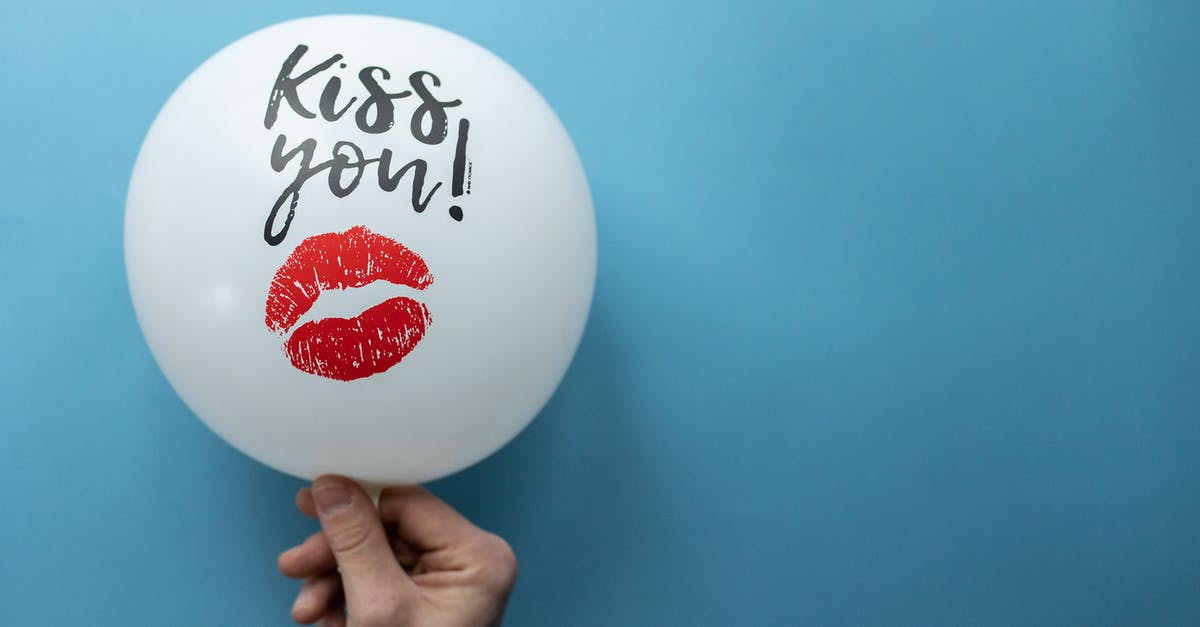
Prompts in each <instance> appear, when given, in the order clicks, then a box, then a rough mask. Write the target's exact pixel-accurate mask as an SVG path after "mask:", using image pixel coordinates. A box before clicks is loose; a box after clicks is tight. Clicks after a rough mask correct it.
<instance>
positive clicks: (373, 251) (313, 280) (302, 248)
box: [266, 226, 433, 381]
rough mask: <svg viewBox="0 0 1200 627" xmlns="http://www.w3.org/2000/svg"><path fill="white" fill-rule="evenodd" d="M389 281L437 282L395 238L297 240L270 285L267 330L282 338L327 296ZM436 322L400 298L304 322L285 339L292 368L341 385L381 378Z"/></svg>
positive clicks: (349, 235) (365, 235)
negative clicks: (345, 315)
mask: <svg viewBox="0 0 1200 627" xmlns="http://www.w3.org/2000/svg"><path fill="white" fill-rule="evenodd" d="M375 281H388V282H390V283H395V284H397V285H406V286H408V287H411V288H413V289H417V290H423V289H425V288H427V287H429V286H430V285H431V284H433V275H432V274H430V273H429V267H428V266H426V265H425V260H424V259H421V256H420V255H418V254H417V253H415V252H413V251H411V250H409V249H408V248H406V247H405V246H404V245H403V244H401V243H400V242H397V241H396V240H394V239H392V238H390V237H387V236H384V235H380V234H378V233H374V232H372V231H370V230H369V229H367V227H365V226H355V227H352V228H350V229H349V230H347V231H345V232H343V233H323V234H321V235H313V236H312V237H309V238H307V239H305V240H304V241H302V242H300V245H299V246H297V247H296V249H295V250H294V251H292V254H291V255H289V256H288V258H287V260H286V261H284V262H283V265H282V266H280V268H279V270H278V271H276V272H275V278H274V279H273V280H272V281H271V287H270V290H269V291H268V292H267V307H266V311H267V315H266V323H267V328H268V329H270V330H271V331H273V332H275V333H277V334H279V335H281V336H282V335H284V334H285V333H287V332H288V330H290V329H291V328H292V327H293V326H294V325H295V324H296V322H297V321H299V320H300V317H301V316H303V315H304V313H305V312H307V311H308V310H309V309H311V308H312V306H313V303H315V302H317V298H318V297H319V296H320V295H321V292H323V291H325V290H332V289H338V290H344V289H349V288H354V287H362V286H364V285H368V284H370V283H374V282H375ZM431 322H432V318H430V316H429V310H428V309H427V308H426V307H425V305H424V304H423V303H420V302H418V301H416V300H413V299H411V298H408V297H405V296H400V297H396V298H391V299H388V300H385V301H383V302H382V303H379V304H377V305H374V306H372V307H369V308H368V309H367V310H366V311H363V312H362V313H360V314H358V315H357V316H354V317H353V318H332V317H331V318H323V319H321V320H312V321H309V322H306V323H304V324H302V325H300V327H299V328H298V329H296V330H295V331H294V332H292V334H291V336H290V337H289V338H288V339H287V342H286V343H285V344H284V352H286V353H287V356H288V358H289V359H291V361H292V365H293V366H295V367H296V368H298V369H299V370H302V371H304V372H307V373H309V374H315V375H318V376H321V377H326V378H329V379H336V380H338V381H353V380H355V379H361V378H363V377H369V376H371V375H375V374H379V373H381V372H384V371H386V370H388V369H389V368H391V367H392V366H395V365H396V364H398V363H400V360H402V359H404V356H405V355H408V353H409V352H411V351H412V350H413V348H415V347H416V345H417V343H418V342H420V341H421V338H422V337H424V335H425V329H426V328H427V327H428V326H429V324H430V323H431Z"/></svg>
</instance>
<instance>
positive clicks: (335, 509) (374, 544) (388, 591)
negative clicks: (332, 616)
mask: <svg viewBox="0 0 1200 627" xmlns="http://www.w3.org/2000/svg"><path fill="white" fill-rule="evenodd" d="M312 496H313V502H314V503H315V504H316V509H317V515H318V518H320V520H321V529H322V531H324V533H325V539H326V541H328V543H329V548H330V549H332V550H333V556H334V558H335V559H336V560H337V564H338V570H340V571H341V574H342V584H343V586H344V588H345V593H346V608H347V610H348V611H349V612H351V613H353V612H354V611H355V609H356V608H359V610H360V611H362V610H366V609H367V608H371V610H378V609H380V606H381V605H382V606H383V607H390V608H392V609H396V610H399V609H400V608H402V607H403V606H404V605H405V603H404V601H405V600H406V598H405V597H406V595H408V594H410V593H411V592H412V588H411V587H412V585H413V584H412V581H411V580H409V578H408V576H407V575H405V574H404V570H403V569H401V568H400V563H399V562H398V561H396V556H395V554H394V553H393V552H392V546H391V543H390V542H388V539H387V535H386V534H385V533H384V531H383V524H382V523H381V522H380V520H379V513H378V512H377V511H376V510H375V505H374V503H372V502H371V498H370V497H369V496H367V493H366V492H364V491H363V489H362V488H361V487H359V485H358V484H357V483H355V482H354V481H351V480H350V479H347V478H345V477H338V476H335V475H324V476H321V477H317V480H316V481H314V482H313V487H312Z"/></svg>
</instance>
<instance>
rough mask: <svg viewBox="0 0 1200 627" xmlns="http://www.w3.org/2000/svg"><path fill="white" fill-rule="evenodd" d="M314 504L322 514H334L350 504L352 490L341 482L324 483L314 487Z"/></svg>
mask: <svg viewBox="0 0 1200 627" xmlns="http://www.w3.org/2000/svg"><path fill="white" fill-rule="evenodd" d="M312 494H313V502H315V503H316V504H317V510H319V511H320V512H321V513H322V514H332V513H334V512H336V511H338V510H339V509H342V508H343V507H345V506H347V505H349V504H350V498H351V494H350V490H349V488H347V487H346V486H345V484H343V483H342V482H340V481H336V480H334V481H324V482H321V483H320V484H319V485H316V486H313V491H312Z"/></svg>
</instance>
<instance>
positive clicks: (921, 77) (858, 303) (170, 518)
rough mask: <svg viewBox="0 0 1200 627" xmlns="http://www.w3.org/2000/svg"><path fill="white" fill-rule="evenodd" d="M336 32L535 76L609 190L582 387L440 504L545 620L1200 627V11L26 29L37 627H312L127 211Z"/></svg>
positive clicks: (98, 24) (646, 10)
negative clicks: (205, 132) (162, 307)
mask: <svg viewBox="0 0 1200 627" xmlns="http://www.w3.org/2000/svg"><path fill="white" fill-rule="evenodd" d="M334 10H336V11H342V12H369V13H382V14H391V15H397V16H403V17H409V18H413V19H417V20H421V21H427V22H430V23H433V24H437V25H440V26H443V27H446V28H449V29H451V30H454V31H457V32H460V33H462V34H464V35H466V36H467V37H470V38H471V39H474V40H476V41H478V42H480V43H481V44H483V45H484V46H486V47H488V48H490V49H492V50H493V51H495V52H496V53H497V54H499V55H500V56H501V57H503V58H505V59H506V60H508V61H509V62H510V63H512V64H513V65H514V66H515V67H516V68H517V69H518V70H520V71H521V72H522V73H524V74H525V75H526V76H527V77H528V78H529V79H530V81H531V82H533V83H534V84H535V85H536V86H538V88H539V89H540V90H541V91H542V92H543V93H544V95H545V96H546V98H547V99H548V100H549V101H550V103H551V104H552V105H553V106H554V107H555V108H556V110H557V111H558V113H559V115H560V116H561V118H562V119H563V121H564V123H565V124H566V126H567V128H568V130H569V131H570V132H571V134H572V136H573V137H574V139H575V142H576V144H577V146H578V148H579V151H580V154H581V156H582V158H583V162H584V164H585V167H586V168H587V170H588V174H589V176H590V179H591V182H592V185H593V191H594V195H595V201H596V208H597V219H598V227H599V238H600V251H601V256H600V265H599V278H598V282H597V286H596V288H597V291H596V300H595V305H594V308H593V311H592V315H591V320H590V322H589V326H588V329H587V333H586V335H585V337H584V339H583V343H582V346H581V347H580V350H579V354H578V357H577V359H576V361H575V363H574V365H573V366H572V368H571V370H570V372H569V373H568V375H567V377H566V380H565V381H564V382H563V384H562V387H561V388H560V389H559V391H558V393H557V395H556V396H555V397H554V398H553V400H552V401H551V402H550V404H549V405H548V407H547V408H546V409H545V411H544V412H543V413H542V414H541V416H540V417H539V418H538V420H536V421H535V422H534V424H533V425H532V426H531V427H530V428H529V429H528V430H527V431H526V432H524V433H523V434H522V435H521V436H520V437H518V438H517V439H516V440H515V441H514V442H513V443H512V444H511V445H510V446H508V447H506V448H505V449H504V450H502V451H501V452H500V453H498V454H497V455H495V456H493V457H492V458H490V459H489V460H487V461H486V462H484V463H482V464H480V465H478V466H476V467H474V468H472V469H470V470H468V471H465V472H463V473H461V474H459V475H457V476H454V477H452V478H449V479H446V480H443V481H441V482H438V483H436V484H434V486H433V488H434V489H435V490H436V491H437V492H438V493H439V494H441V495H442V496H443V497H445V498H446V499H447V500H449V501H450V502H451V503H452V504H454V505H455V506H456V507H458V508H460V509H461V510H462V511H463V512H464V513H466V514H467V515H468V516H469V517H471V518H472V519H474V520H475V521H476V522H477V523H478V524H480V525H481V526H484V527H486V528H488V529H491V530H494V531H496V532H498V533H500V534H501V535H503V536H505V537H506V538H508V539H509V540H510V542H511V543H512V544H513V545H514V547H515V548H516V550H517V553H518V555H519V558H520V561H521V565H522V574H521V579H520V582H519V583H518V586H517V588H516V590H515V593H514V596H513V599H512V603H511V605H510V613H509V618H510V621H509V622H510V624H512V625H581V626H582V625H605V626H611V625H737V624H745V625H799V624H817V625H867V624H945V625H961V624H972V625H989V624H994V625H1011V624H1030V625H1034V624H1040V625H1062V624H1078V625H1083V624H1087V625H1102V624H1111V625H1131V624H1159V625H1183V624H1200V496H1198V495H1200V332H1198V331H1197V320H1198V319H1200V288H1198V287H1197V270H1200V246H1198V245H1197V238H1198V237H1200V115H1198V113H1200V70H1198V67H1197V64H1198V63H1200V37H1197V36H1196V33H1197V32H1198V31H1200V5H1198V4H1197V3H1195V2H1191V1H1186V0H1181V1H1178V2H1168V1H1165V0H1164V1H1151V0H1139V1H1136V2H1135V1H1124V2H1118V1H1098V0H1088V1H1084V0H1080V1H1075V2H1070V1H1065V0H1038V1H1017V2H978V1H969V2H960V1H950V0H945V1H930V2H903V3H901V2H888V1H884V0H879V1H875V2H872V1H865V0H858V1H853V0H852V1H848V2H817V1H802V2H774V3H772V2H763V1H758V2H732V1H730V2H706V3H696V2H672V3H665V2H659V3H650V4H642V3H640V2H635V1H632V0H628V1H625V2H618V3H610V2H604V3H600V2H596V3H586V4H577V5H576V4H572V5H569V6H568V5H567V3H561V2H551V1H546V2H537V3H526V2H506V3H487V2H453V3H436V4H435V3H420V4H417V3H406V2H388V3H384V2H343V3H338V4H337V5H336V7H335V6H334V5H333V4H332V3H324V2H316V1H297V2H289V3H286V4H283V3H276V4H267V3H258V2H245V1H240V2H232V1H228V0H213V1H211V2H206V3H202V5H196V4H192V3H184V4H176V3H166V2H149V1H145V2H111V1H105V2H88V3H85V2H58V3H52V2H39V3H24V2H22V3H14V2H5V4H4V6H3V8H0V64H2V65H0V72H2V74H0V84H2V85H3V88H2V91H0V125H2V126H0V131H2V134H0V137H2V138H3V149H0V180H2V181H3V193H2V194H0V277H2V278H0V285H2V289H0V306H2V307H0V418H2V420H0V477H3V495H2V496H0V502H2V503H3V505H2V506H0V546H2V547H3V559H0V624H3V625H35V624H36V625H68V624H96V625H108V624H112V625H117V624H146V625H208V624H240V625H286V624H290V621H289V619H288V616H287V611H288V608H289V607H290V603H291V598H292V595H293V594H294V592H295V585H294V584H293V583H292V582H290V581H289V580H286V579H285V578H283V577H282V576H280V575H279V574H278V573H277V571H276V569H275V556H276V554H277V552H278V551H280V550H282V549H284V548H285V547H287V546H289V545H291V544H292V543H294V542H296V541H298V540H299V539H301V538H302V537H304V536H305V535H306V534H307V533H309V532H310V531H311V530H313V528H314V526H313V524H312V523H311V522H309V521H307V520H306V519H303V518H302V517H301V516H300V515H299V514H297V513H296V512H295V511H294V510H293V509H292V506H291V502H292V494H293V491H294V490H295V489H296V488H297V487H299V485H300V482H299V481H297V480H294V479H291V478H288V477H285V476H282V475H280V474H278V473H275V472H273V471H271V470H268V469H266V468H264V467H262V466H259V465H258V464H256V463H255V462H253V461H251V460H249V459H247V458H244V457H242V456H241V455H239V454H238V453H236V452H235V451H234V450H233V449H231V448H230V447H228V446H227V445H225V444H224V443H222V442H221V441H220V440H218V439H217V438H216V437H215V436H214V435H212V434H211V433H209V432H208V431H207V430H206V429H205V428H204V427H203V426H202V425H201V423H200V422H199V421H198V420H196V419H195V418H194V417H193V416H192V415H191V414H190V413H189V412H188V410H187V409H186V408H185V407H184V406H183V405H182V403H181V402H180V401H179V400H178V398H177V397H176V396H175V394H174V393H173V392H172V390H171V388H170V387H169V386H168V384H167V383H166V381H165V380H164V378H163V377H162V375H161V374H160V373H159V371H158V369H157V368H156V366H155V364H154V362H153V360H152V359H151V356H150V353H149V351H148V349H147V347H146V345H145V343H144V341H143V340H142V338H141V335H140V333H139V330H138V327H137V324H136V321H135V319H134V315H133V310H132V307H131V304H130V301H129V297H128V293H127V287H126V282H125V275H124V268H123V262H122V219H123V216H122V213H123V204H124V195H125V188H126V184H127V181H128V177H129V173H130V169H131V167H132V164H133V160H134V157H135V155H136V152H137V150H138V147H139V145H140V143H141V140H142V137H143V136H144V134H145V132H146V130H147V129H148V128H149V125H150V122H151V121H152V119H153V116H154V115H155V113H156V112H157V110H158V108H159V107H160V106H161V105H162V103H163V102H164V101H165V99H166V98H167V96H168V95H169V94H170V92H171V91H172V90H173V89H174V87H175V86H176V85H177V84H178V83H179V82H180V81H182V79H183V78H184V77H185V76H186V75H187V74H188V73H189V72H190V71H191V70H192V69H193V68H194V67H195V66H197V65H198V64H200V63H201V62H202V61H203V60H204V59H205V58H207V57H208V56H209V55H210V54H212V53H214V52H216V51H217V50H218V49H220V48H221V47H222V46H224V45H225V44H227V43H229V42H231V41H232V40H234V39H236V38H237V37H239V36H241V35H244V34H246V33H248V32H250V31H252V30H254V29H256V28H259V27H262V26H265V25H268V24H270V23H273V22H277V21H281V20H284V19H287V18H291V17H297V16H303V15H311V14H317V13H322V12H329V11H334Z"/></svg>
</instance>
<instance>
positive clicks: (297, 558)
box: [279, 475, 517, 627]
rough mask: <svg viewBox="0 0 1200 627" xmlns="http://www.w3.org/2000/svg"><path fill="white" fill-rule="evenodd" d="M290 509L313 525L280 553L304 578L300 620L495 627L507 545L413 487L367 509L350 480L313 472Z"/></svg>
mask: <svg viewBox="0 0 1200 627" xmlns="http://www.w3.org/2000/svg"><path fill="white" fill-rule="evenodd" d="M296 507H297V508H299V509H300V511H302V512H304V513H305V514H307V515H309V516H311V517H313V518H317V519H318V520H320V521H321V531H318V532H317V533H314V534H313V535H312V536H310V537H309V538H308V539H307V540H305V541H304V542H303V543H302V544H300V545H299V546H295V547H292V548H291V549H288V550H287V551H284V552H283V553H281V554H280V555H279V570H280V571H281V572H283V574H284V575H287V576H288V577H292V578H295V579H303V580H304V584H303V586H302V587H301V588H300V593H299V595H297V597H296V602H295V604H294V605H293V606H292V618H293V619H294V620H295V621H296V622H298V623H302V624H308V623H313V622H316V621H318V620H319V621H322V622H321V624H322V625H331V626H332V625H347V624H348V625H350V626H351V627H384V626H388V627H485V626H498V625H499V624H500V620H501V618H502V617H503V614H504V606H505V603H506V602H507V600H508V594H509V591H511V590H512V586H513V583H514V582H515V581H516V577H517V561H516V557H515V556H514V555H513V552H512V549H511V548H509V546H508V543H506V542H505V541H504V540H502V539H501V538H500V537H498V536H496V535H493V534H491V533H488V532H486V531H483V530H482V529H479V528H478V527H476V526H475V525H473V524H471V522H470V521H468V520H467V519H466V518H463V516H462V515H461V514H459V513H458V512H456V511H454V509H453V508H451V507H450V506H449V505H447V504H446V503H444V502H442V500H441V499H439V498H437V497H436V496H434V495H433V494H431V493H430V492H429V491H428V490H426V489H424V488H422V487H420V486H401V487H391V488H386V489H384V491H383V492H382V493H381V494H380V497H379V509H378V510H376V509H375V506H374V505H373V504H372V502H371V498H370V497H369V496H367V494H366V492H364V491H363V490H362V488H360V487H359V486H358V484H357V483H355V482H353V481H351V480H349V479H346V478H344V477H338V476H333V475H325V476H322V477H318V478H317V480H316V481H314V482H313V485H312V487H311V488H303V489H301V490H300V492H299V493H297V494H296Z"/></svg>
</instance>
